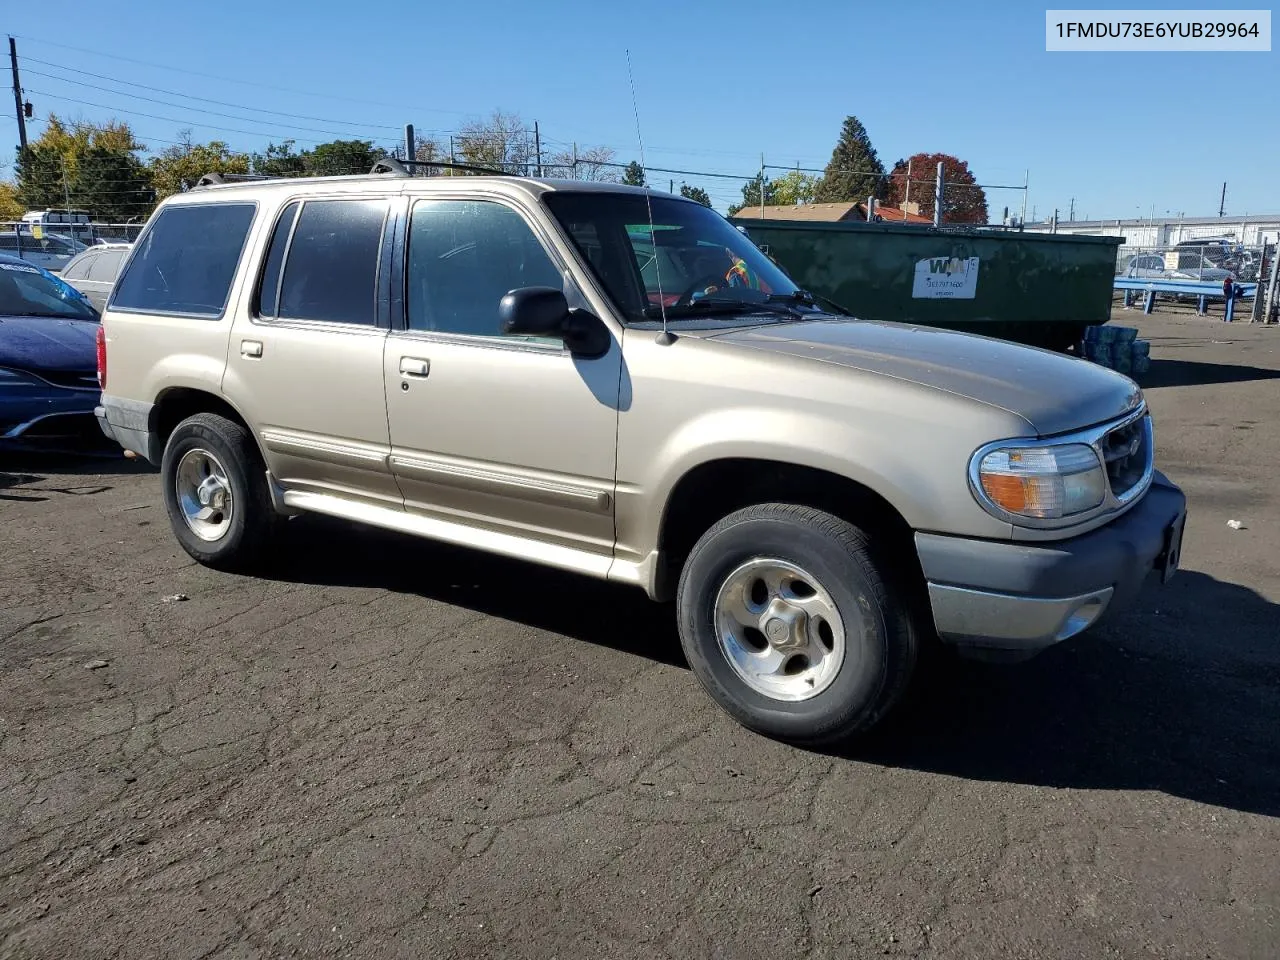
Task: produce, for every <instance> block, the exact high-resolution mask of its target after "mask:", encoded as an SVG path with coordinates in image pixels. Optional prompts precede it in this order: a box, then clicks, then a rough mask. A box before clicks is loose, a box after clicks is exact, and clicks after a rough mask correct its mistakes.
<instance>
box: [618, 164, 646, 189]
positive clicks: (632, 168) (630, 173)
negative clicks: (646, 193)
mask: <svg viewBox="0 0 1280 960" xmlns="http://www.w3.org/2000/svg"><path fill="white" fill-rule="evenodd" d="M622 182H623V183H625V184H626V185H627V186H629V187H647V186H648V185H649V182H648V181H647V180H646V179H645V175H644V167H642V166H640V164H638V163H637V162H636V161H634V160H632V161H631V162H630V163H628V164H627V168H626V169H625V170H623V171H622Z"/></svg>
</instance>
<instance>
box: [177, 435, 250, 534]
mask: <svg viewBox="0 0 1280 960" xmlns="http://www.w3.org/2000/svg"><path fill="white" fill-rule="evenodd" d="M173 487H174V493H175V494H176V495H177V499H178V507H179V508H180V509H181V510H182V519H183V520H185V521H186V522H187V526H188V527H190V528H191V532H192V533H194V534H195V535H196V536H197V537H199V538H200V539H201V540H206V541H209V542H212V541H215V540H221V539H222V538H223V537H224V536H226V535H227V531H228V530H230V529H231V518H232V517H233V516H234V511H235V502H234V501H233V499H232V496H231V481H230V480H228V479H227V471H226V468H225V467H223V466H222V464H221V463H220V462H219V460H218V458H217V457H215V456H214V455H213V454H212V453H210V452H209V451H208V450H205V449H203V448H201V447H196V448H194V449H192V450H188V451H187V452H186V453H185V454H183V456H182V459H181V460H180V461H178V468H177V470H175V471H174V475H173Z"/></svg>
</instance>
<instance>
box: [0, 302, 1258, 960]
mask: <svg viewBox="0 0 1280 960" xmlns="http://www.w3.org/2000/svg"><path fill="white" fill-rule="evenodd" d="M1117 320H1118V321H1119V322H1124V323H1132V324H1133V325H1135V326H1139V327H1140V328H1141V330H1142V334H1141V335H1142V336H1144V337H1146V338H1148V339H1150V340H1151V341H1152V344H1153V349H1152V354H1153V357H1154V358H1155V360H1154V363H1153V367H1152V370H1151V372H1150V374H1148V375H1147V376H1145V377H1143V378H1142V380H1143V383H1144V386H1145V387H1146V388H1147V394H1148V398H1149V401H1150V404H1151V406H1152V408H1153V410H1154V413H1155V418H1156V443H1157V450H1158V456H1157V459H1158V466H1159V467H1160V468H1161V469H1162V470H1164V471H1165V472H1166V473H1167V474H1169V475H1170V477H1171V478H1173V479H1174V480H1175V481H1176V482H1178V483H1180V484H1181V485H1182V486H1183V488H1184V489H1185V490H1186V492H1187V494H1188V497H1189V501H1190V518H1189V522H1188V527H1187V533H1186V539H1185V544H1184V554H1183V561H1182V562H1183V570H1182V572H1181V573H1180V574H1179V575H1178V576H1177V577H1176V578H1175V579H1174V580H1173V581H1172V582H1171V583H1170V584H1169V585H1168V586H1167V587H1164V588H1161V587H1159V586H1158V584H1155V583H1152V584H1150V585H1149V586H1148V588H1147V589H1146V591H1145V592H1144V594H1143V595H1142V597H1141V599H1140V600H1139V602H1138V604H1137V605H1136V607H1135V608H1133V609H1132V610H1130V611H1129V612H1128V613H1127V614H1125V615H1124V616H1121V617H1119V618H1117V619H1116V620H1114V621H1113V622H1111V623H1110V624H1109V625H1107V626H1105V627H1103V628H1100V629H1099V630H1098V631H1097V632H1096V633H1094V634H1092V635H1088V636H1086V637H1082V638H1080V639H1078V640H1077V641H1073V642H1069V643H1067V644H1063V645H1061V646H1060V647H1058V648H1056V649H1053V650H1051V651H1049V652H1048V653H1046V654H1044V655H1042V656H1041V657H1039V658H1037V659H1035V660H1033V661H1031V662H1029V663H1025V664H1021V665H1016V666H996V665H980V664H960V665H953V666H949V667H947V668H946V669H944V670H941V671H939V673H938V674H937V675H936V676H933V677H931V678H929V679H928V680H927V681H926V682H924V683H922V684H920V685H919V686H918V687H917V688H916V689H915V690H914V691H913V692H912V694H911V696H910V698H909V700H908V702H907V703H906V704H905V705H904V708H903V709H902V710H900V711H899V712H898V714H897V715H896V716H895V717H894V718H893V719H892V721H891V722H890V723H889V724H888V726H887V727H886V728H885V729H883V730H882V731H881V732H879V733H878V734H877V735H875V736H873V737H872V738H870V739H868V740H866V741H864V742H862V743H859V744H858V745H856V746H854V747H850V748H847V749H845V750H843V751H842V752H840V753H838V754H834V755H833V754H823V753H815V752H807V751H804V750H800V749H796V748H793V747H788V746H784V745H781V744H778V743H774V742H771V741H769V740H766V739H763V738H761V737H758V736H755V735H753V734H750V733H748V732H746V731H745V730H743V729H741V728H740V727H738V726H737V725H736V724H734V723H733V722H732V721H731V720H730V719H729V718H728V717H727V716H725V715H724V714H722V713H721V712H720V711H719V710H718V709H717V708H716V707H715V706H714V705H713V704H712V703H711V702H710V701H709V700H708V698H707V697H706V696H705V695H704V694H703V693H702V691H701V690H700V688H699V687H698V685H697V683H696V681H695V680H694V678H693V676H692V675H691V674H690V673H689V671H688V669H687V668H686V667H685V665H684V664H683V661H682V658H681V655H680V649H679V643H678V641H677V639H676V635H675V631H674V628H673V625H672V619H671V611H670V610H669V609H667V608H665V607H661V606H656V605H652V604H650V603H649V602H648V601H647V600H646V599H645V598H644V597H643V595H642V594H640V593H639V592H638V591H634V590H631V589H628V588H624V587H620V586H611V585H607V584H602V583H597V582H594V581H591V580H585V579H581V578H577V577H573V576H569V575H566V574H560V573H556V572H553V571H547V570H542V569H539V568H536V567H530V566H525V565H522V564H519V563H515V562H510V561H505V560H498V559H493V558H490V557H486V556H483V555H478V554H474V553H470V552H465V551H459V550H454V549H448V548H444V547H441V546H437V545H433V544H430V543H426V542H421V541H415V540H412V539H409V538H405V537H401V536H396V535H392V534H388V533H382V532H378V531H373V530H367V529H359V528H356V527H354V526H352V525H349V524H345V523H340V522H335V521H330V520H325V519H311V518H305V519H301V520H298V521H294V522H293V523H291V524H290V525H289V530H288V532H287V535H286V536H287V539H286V545H287V547H288V549H286V550H285V551H284V552H283V556H282V557H281V559H280V560H279V561H278V562H277V563H276V564H275V565H274V566H273V567H272V568H271V570H270V573H269V574H268V575H266V576H264V577H259V578H246V577H239V576H232V575H227V574H221V573H216V572H213V571H210V570H206V569H204V568H202V567H199V566H197V565H195V564H194V563H192V562H191V561H190V560H189V559H188V558H187V556H186V555H185V554H184V553H182V552H181V551H180V550H179V548H178V547H177V545H176V543H175V541H174V539H173V537H172V535H171V533H170V530H169V527H168V523H167V521H166V519H165V516H164V512H163V507H162V506H161V501H160V493H159V485H158V480H157V476H156V474H155V472H154V471H152V470H150V469H149V468H146V467H145V466H143V465H138V464H136V463H132V462H129V461H125V460H123V459H119V460H69V459H65V458H63V459H49V458H32V457H24V458H22V459H18V460H14V459H9V460H0V956H2V957H5V958H9V957H15V958H18V957H20V958H50V960H71V958H99V957H101V958H108V957H110V958H152V957H155V958H161V957H163V958H193V960H194V958H218V960H231V958H256V957H273V956H286V957H294V956H306V957H329V956H351V957H360V958H383V957H405V958H434V957H442V958H443V957H480V956H485V957H528V958H551V957H562V958H578V957H581V958H591V960H600V958H612V957H632V958H651V957H654V958H661V957H670V958H673V960H685V958H695V957H697V958H704V957H705V958H752V957H761V958H770V960H778V958H788V957H809V958H850V957H869V956H877V957H878V956H899V957H926V958H939V960H943V958H945V960H958V958H969V957H972V958H987V957H1017V958H1040V957H1045V958H1048V957H1052V958H1059V957H1060V958H1103V957H1124V958H1127V957H1135V958H1148V957H1169V958H1175V957H1176V958H1192V957H1194V958H1231V960H1241V958H1274V957H1276V956H1277V955H1280V869H1277V864H1278V863H1280V494H1278V492H1277V491H1278V489H1280V330H1277V329H1276V328H1274V327H1273V328H1270V329H1262V328H1259V327H1256V326H1254V327H1251V326H1249V325H1248V324H1242V323H1236V324H1232V325H1230V326H1228V325H1226V324H1224V323H1222V322H1221V321H1220V320H1216V319H1211V320H1207V319H1203V318H1194V317H1168V316H1165V317H1162V316H1160V315H1155V316H1152V317H1143V316H1141V314H1140V313H1139V312H1138V311H1130V312H1129V313H1125V314H1122V315H1120V316H1118V317H1117ZM1229 520H1237V521H1239V522H1240V526H1241V528H1240V529H1234V528H1233V527H1231V526H1229V525H1228V521H1229Z"/></svg>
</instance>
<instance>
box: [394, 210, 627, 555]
mask: <svg viewBox="0 0 1280 960" xmlns="http://www.w3.org/2000/svg"><path fill="white" fill-rule="evenodd" d="M545 239H546V238H545V236H543V235H541V234H540V232H539V228H538V227H537V226H536V221H534V220H532V219H529V218H527V216H526V214H524V213H522V212H521V211H519V210H517V209H516V208H515V207H514V206H509V205H507V204H506V203H505V202H501V201H498V200H474V199H470V200H462V199H457V200H454V199H423V200H418V201H417V202H416V203H414V204H413V206H412V208H411V211H410V220H409V229H408V237H407V240H408V253H407V263H406V270H405V273H406V276H405V281H406V282H405V308H404V316H405V322H404V323H403V326H404V327H405V329H402V330H397V331H393V332H392V334H391V336H390V337H389V339H388V341H387V348H386V366H385V382H386V390H387V419H388V421H389V423H390V425H391V447H392V451H391V463H392V470H393V471H394V473H395V475H396V477H397V478H398V480H399V482H400V488H401V490H402V491H403V493H404V497H405V508H406V509H407V510H408V511H410V512H413V513H418V514H422V515H426V516H430V517H432V518H435V519H440V520H451V521H461V522H464V523H466V524H468V525H470V526H472V527H476V526H480V527H483V528H487V529H489V530H492V531H494V532H497V533H502V534H509V535H514V536H519V537H522V538H525V539H528V540H533V541H537V542H538V543H540V544H545V545H550V546H553V547H555V546H558V547H571V548H574V549H577V550H580V551H586V552H589V553H593V554H597V555H599V556H600V557H601V558H602V562H603V561H604V560H606V559H607V558H608V557H609V556H611V555H612V551H613V539H614V531H613V492H614V454H615V444H616V441H617V428H618V392H619V373H620V370H621V351H620V347H619V345H618V343H617V342H616V340H615V341H614V342H613V345H612V346H611V347H610V349H609V352H608V353H606V354H605V355H604V356H603V357H600V358H598V359H592V360H585V359H580V358H576V357H574V356H573V355H571V354H570V353H569V351H568V350H567V349H566V348H565V346H564V344H563V343H562V342H561V341H559V340H558V339H549V338H532V337H515V336H506V335H504V334H503V333H502V331H501V330H500V329H499V320H498V304H499V301H500V300H501V299H502V297H503V295H504V294H505V293H507V292H508V291H509V290H513V289H516V288H519V287H531V286H551V287H557V288H562V289H565V290H566V296H569V295H570V293H571V292H572V287H571V284H572V281H571V280H569V279H568V276H569V274H568V272H567V270H566V267H565V265H564V263H563V261H562V260H561V259H560V258H559V256H558V254H556V253H555V252H554V251H553V250H552V249H551V247H550V245H549V244H548V243H546V242H545ZM571 299H572V297H571Z"/></svg>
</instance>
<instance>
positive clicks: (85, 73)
mask: <svg viewBox="0 0 1280 960" xmlns="http://www.w3.org/2000/svg"><path fill="white" fill-rule="evenodd" d="M22 60H23V62H24V63H39V64H42V65H44V66H46V67H54V68H56V69H58V70H63V71H66V72H68V73H75V74H79V75H80V76H83V77H93V78H94V79H96V80H107V81H109V82H111V83H116V84H119V85H121V86H125V87H137V88H138V89H139V90H150V91H151V92H152V93H166V94H168V95H169V96H172V97H182V98H184V99H186V100H197V101H199V102H200V103H212V104H214V105H216V106H219V107H236V108H237V109H240V110H248V111H250V112H252V113H267V114H272V115H274V116H280V117H292V118H294V119H297V120H315V121H317V122H319V123H336V124H340V125H342V126H347V127H360V128H362V129H373V128H375V127H376V128H378V129H379V130H394V131H396V132H397V133H398V132H400V130H401V128H400V127H398V126H394V125H392V124H386V123H369V124H362V123H355V122H353V121H350V120H333V119H330V118H328V117H312V116H307V115H306V114H303V113H287V112H285V111H283V110H267V109H266V108H264V107H251V106H249V105H248V104H241V103H229V102H227V101H226V100H212V99H210V98H209V97H197V96H196V95H195V94H191V93H182V92H181V91H178V90H166V89H164V88H163V87H152V86H148V85H147V84H145V83H135V82H133V81H132V80H120V79H118V78H116V77H108V76H104V75H103V74H100V73H91V72H90V71H88V70H78V69H76V68H75V67H66V66H63V65H62V64H60V63H54V62H52V61H49V60H37V59H36V58H35V57H23V58H22ZM25 72H26V73H28V74H33V75H35V76H37V77H48V78H49V79H51V80H61V81H62V82H63V83H75V84H79V85H80V86H85V87H93V88H94V89H96V90H102V91H103V92H105V93H116V94H119V95H120V96H124V97H128V96H135V94H130V93H126V92H125V91H123V90H109V89H107V88H106V87H95V86H94V85H93V84H89V83H81V82H80V81H78V80H72V79H71V78H70V77H60V76H57V75H56V74H51V73H41V72H40V71H39V70H26V71H25ZM138 99H142V100H145V99H147V98H146V97H139V98H138ZM156 102H157V103H160V102H163V101H156ZM170 106H179V104H170ZM181 106H184V107H185V106H186V105H185V104H182V105H181ZM187 109H192V110H194V109H196V108H195V107H188V108H187ZM254 122H257V121H254Z"/></svg>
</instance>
